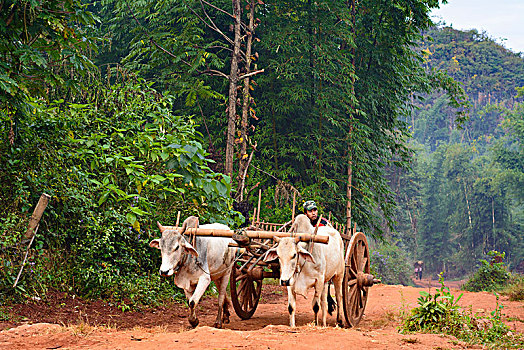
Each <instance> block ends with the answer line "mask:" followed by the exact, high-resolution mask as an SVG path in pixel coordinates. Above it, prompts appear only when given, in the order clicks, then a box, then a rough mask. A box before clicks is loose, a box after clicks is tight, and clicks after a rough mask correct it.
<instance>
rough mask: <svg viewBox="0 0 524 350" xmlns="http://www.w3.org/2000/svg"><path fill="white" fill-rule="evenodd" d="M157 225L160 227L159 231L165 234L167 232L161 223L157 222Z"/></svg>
mask: <svg viewBox="0 0 524 350" xmlns="http://www.w3.org/2000/svg"><path fill="white" fill-rule="evenodd" d="M156 225H157V226H158V229H159V230H160V232H164V231H165V230H166V228H165V227H164V226H162V225H160V223H159V222H158V221H157V222H156Z"/></svg>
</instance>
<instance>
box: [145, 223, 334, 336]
mask: <svg viewBox="0 0 524 350" xmlns="http://www.w3.org/2000/svg"><path fill="white" fill-rule="evenodd" d="M158 227H159V228H160V231H161V232H162V237H161V238H159V239H154V240H152V241H151V242H150V243H149V245H150V246H151V247H153V248H158V249H160V252H161V256H162V264H161V266H160V274H161V275H162V276H171V275H174V280H175V284H176V285H177V286H178V287H179V288H182V289H183V290H184V292H185V295H186V298H187V300H188V304H189V308H190V310H189V323H190V324H191V325H192V326H193V327H196V326H197V325H198V317H197V315H196V307H197V305H198V302H199V301H200V298H201V297H202V295H203V294H204V292H205V291H206V289H207V287H208V286H209V284H210V283H211V281H213V282H215V284H216V286H217V289H218V314H217V318H216V321H215V324H214V326H215V327H217V328H221V327H222V325H223V324H224V323H229V315H230V314H229V304H230V301H229V299H228V297H227V292H226V290H227V284H228V281H229V277H230V274H231V268H232V266H233V263H234V260H235V255H236V253H237V249H238V248H232V247H229V243H231V242H233V240H232V239H231V238H220V237H203V236H196V237H195V238H194V241H193V244H191V242H188V240H187V239H186V238H185V237H184V232H185V231H186V229H187V228H190V227H200V228H214V229H223V230H229V227H227V226H226V225H223V224H218V223H215V224H207V225H201V226H199V224H198V218H196V217H194V216H192V217H189V218H187V219H186V220H185V221H184V223H183V224H182V227H181V228H180V230H177V229H168V228H166V227H164V226H162V225H160V224H158ZM314 230H315V228H314V227H313V226H312V225H311V222H310V220H309V218H308V217H307V216H305V215H302V214H301V215H298V216H297V217H296V218H295V221H294V222H293V225H292V226H291V230H290V231H291V232H300V233H313V232H314ZM317 234H318V235H327V236H329V242H328V243H327V244H320V243H314V244H312V245H311V246H310V247H309V249H306V245H307V244H306V243H304V242H299V241H298V239H295V238H293V237H284V238H278V237H275V238H274V240H275V242H276V244H275V246H274V247H273V248H271V249H269V250H268V251H267V252H266V256H265V257H264V260H265V261H271V260H275V259H277V258H278V260H279V263H280V284H281V285H283V286H287V289H288V310H289V325H290V326H291V327H294V326H295V312H296V296H297V294H298V295H302V296H304V297H306V292H307V290H308V289H309V288H314V289H315V294H314V297H313V300H312V307H313V312H314V314H315V324H319V311H320V313H321V317H322V325H323V326H326V318H327V311H328V282H329V281H330V280H332V281H333V285H334V287H335V295H336V300H337V305H338V307H337V323H338V324H339V325H342V310H341V308H342V280H343V277H344V245H343V243H342V238H341V237H340V234H339V232H338V231H337V230H335V229H334V228H333V227H331V226H321V227H318V229H317ZM310 244H311V243H310ZM329 297H330V298H331V296H329Z"/></svg>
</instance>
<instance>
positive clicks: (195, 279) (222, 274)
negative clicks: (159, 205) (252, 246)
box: [149, 216, 236, 328]
mask: <svg viewBox="0 0 524 350" xmlns="http://www.w3.org/2000/svg"><path fill="white" fill-rule="evenodd" d="M188 227H199V225H198V218H197V217H195V216H190V217H188V218H187V219H186V220H185V221H184V223H183V224H182V228H181V229H180V232H179V231H178V230H171V229H167V228H166V227H163V226H162V225H160V224H159V223H158V228H159V229H160V232H162V238H159V239H154V240H152V241H151V242H150V243H149V246H151V247H153V248H158V249H160V252H161V255H162V265H161V266H160V274H161V275H162V276H171V275H173V274H174V275H175V284H176V285H177V287H179V288H182V289H183V290H184V292H185V294H186V298H187V300H188V303H189V308H190V313H189V323H190V324H191V326H193V327H196V326H197V325H198V317H197V316H196V307H197V305H198V302H199V301H200V298H201V297H202V295H203V294H204V292H205V291H206V289H207V287H208V286H209V283H211V281H213V282H215V284H216V286H217V289H218V314H217V318H216V321H215V325H214V326H215V327H217V328H222V324H223V323H229V303H230V302H229V299H228V297H227V293H226V289H227V284H228V281H229V276H230V274H231V268H232V266H233V260H234V258H235V250H236V248H229V247H228V245H229V243H230V242H232V241H233V240H232V239H230V238H221V237H199V236H196V237H195V244H194V246H193V245H191V243H190V242H188V241H187V240H186V239H185V238H184V236H183V235H182V234H183V233H184V232H185V230H186V228H188ZM200 227H201V228H215V229H221V230H229V227H227V226H226V225H223V224H218V223H215V224H207V225H202V226H200Z"/></svg>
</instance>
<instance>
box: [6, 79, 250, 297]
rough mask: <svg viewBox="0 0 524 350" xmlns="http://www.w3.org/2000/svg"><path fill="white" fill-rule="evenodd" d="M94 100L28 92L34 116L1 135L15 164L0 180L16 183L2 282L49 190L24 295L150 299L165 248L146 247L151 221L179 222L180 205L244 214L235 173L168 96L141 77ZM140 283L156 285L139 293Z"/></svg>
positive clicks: (11, 189) (11, 274) (233, 219)
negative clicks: (55, 292)
mask: <svg viewBox="0 0 524 350" xmlns="http://www.w3.org/2000/svg"><path fill="white" fill-rule="evenodd" d="M89 102H90V103H87V104H82V105H80V104H67V103H64V102H63V101H56V102H54V103H52V104H50V105H46V104H44V103H42V102H40V101H36V100H35V101H32V102H31V110H32V113H31V124H30V127H29V125H28V127H26V128H21V129H20V135H21V138H20V140H19V141H18V142H17V143H15V145H13V146H11V145H10V144H6V143H4V144H2V146H3V147H2V153H1V156H0V157H1V161H2V164H8V167H6V168H3V169H2V170H1V171H0V179H2V183H3V184H6V183H7V184H12V186H2V191H3V192H2V196H1V197H0V198H1V201H2V213H5V214H3V215H2V217H4V218H5V219H3V220H2V221H0V223H1V225H2V226H0V229H1V232H2V233H6V234H4V235H2V239H1V245H0V246H2V247H4V248H5V249H6V253H5V254H4V253H2V254H3V255H4V256H3V259H1V261H2V269H0V274H1V275H2V278H1V281H2V283H1V289H2V290H3V292H4V293H8V292H9V290H10V286H11V285H12V283H13V282H14V278H16V274H17V272H18V269H19V267H20V259H21V257H22V252H20V250H19V249H15V248H13V243H14V242H16V241H17V239H18V237H19V236H20V234H21V233H22V231H23V229H24V227H26V226H25V225H26V224H24V221H25V222H26V223H27V221H26V220H27V219H28V216H29V213H30V210H31V209H32V207H33V205H34V203H36V199H37V198H38V196H39V195H40V193H41V192H46V193H48V194H50V195H51V196H52V200H51V202H50V204H49V206H48V207H47V209H46V219H45V221H43V222H42V223H41V227H40V230H39V232H38V235H37V240H36V242H35V243H34V245H33V248H32V249H31V255H30V256H31V259H30V260H29V261H28V263H27V264H28V265H27V266H26V271H25V273H24V274H23V275H22V279H21V281H20V283H19V287H18V292H21V294H30V295H32V294H39V295H41V294H45V291H46V290H47V289H48V288H57V289H63V288H66V289H68V288H69V289H73V291H75V292H77V293H79V294H80V295H85V296H91V297H104V298H109V299H111V298H114V299H116V300H122V299H124V298H127V299H131V300H132V301H133V302H147V301H148V300H149V299H152V296H153V294H152V293H154V291H157V290H158V288H153V287H152V285H148V283H149V284H151V283H157V282H158V278H156V277H151V275H154V276H156V272H157V269H158V264H159V261H158V260H159V256H158V252H157V251H156V250H153V249H151V248H150V247H149V246H148V242H149V240H150V239H151V236H156V235H157V233H156V225H155V224H154V222H155V221H157V220H159V221H161V222H163V223H167V224H174V222H175V219H176V211H177V210H180V211H182V212H183V213H184V216H186V215H191V214H194V215H198V216H200V217H201V219H202V222H213V221H220V222H224V223H227V224H229V225H235V224H236V223H238V222H239V221H240V219H242V218H240V217H239V216H238V215H237V213H235V212H233V211H232V210H231V201H230V199H229V192H230V188H231V187H230V182H229V178H228V177H226V176H224V175H222V174H218V173H215V172H213V171H211V170H210V168H209V166H208V164H209V161H208V160H207V159H206V155H207V154H206V152H205V151H204V150H203V148H202V145H201V143H200V135H199V134H198V132H196V130H195V128H194V124H193V122H192V120H191V118H187V117H182V116H174V115H173V114H172V113H171V107H172V102H173V97H172V96H170V95H165V96H162V95H160V94H158V93H157V92H155V91H154V90H152V89H151V88H150V87H149V86H148V85H146V84H144V83H139V84H136V85H133V84H128V85H123V86H120V85H116V86H111V87H109V88H107V89H105V88H100V90H98V93H97V94H93V101H89ZM2 125H5V124H2ZM0 131H1V134H2V136H5V135H6V134H7V132H8V130H6V129H2V130H0ZM47 164H51V165H52V166H44V165H47ZM20 219H22V220H20ZM17 222H20V224H17ZM57 252H63V256H61V255H60V254H57ZM132 279H133V280H141V282H140V284H133V283H131V282H130V281H131V280H132ZM148 281H149V282H148ZM155 281H156V282H155ZM138 287H140V288H141V287H147V289H148V290H151V291H152V292H151V293H149V294H148V293H145V292H144V293H143V295H142V296H141V293H140V290H139V289H137V288H138ZM171 294H173V293H171Z"/></svg>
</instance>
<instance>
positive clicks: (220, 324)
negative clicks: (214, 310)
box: [213, 321, 222, 328]
mask: <svg viewBox="0 0 524 350" xmlns="http://www.w3.org/2000/svg"><path fill="white" fill-rule="evenodd" d="M213 327H215V328H222V322H218V321H217V322H215V324H214V325H213Z"/></svg>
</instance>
